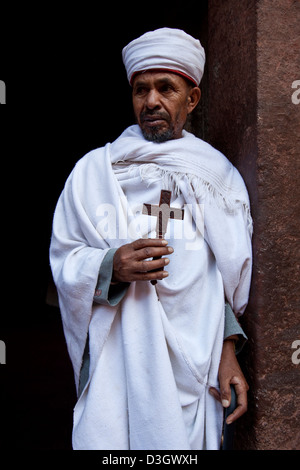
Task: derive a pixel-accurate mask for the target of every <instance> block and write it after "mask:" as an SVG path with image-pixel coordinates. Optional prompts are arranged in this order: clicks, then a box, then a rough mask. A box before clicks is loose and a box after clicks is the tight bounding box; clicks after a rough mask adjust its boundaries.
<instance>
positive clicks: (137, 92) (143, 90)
mask: <svg viewBox="0 0 300 470" xmlns="http://www.w3.org/2000/svg"><path fill="white" fill-rule="evenodd" d="M134 93H135V95H144V94H145V93H147V90H146V88H145V87H137V88H136V89H135V91H134Z"/></svg>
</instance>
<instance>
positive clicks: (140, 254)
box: [112, 238, 174, 282]
mask: <svg viewBox="0 0 300 470" xmlns="http://www.w3.org/2000/svg"><path fill="white" fill-rule="evenodd" d="M167 244H168V242H167V241H166V240H164V239H158V238H140V239H139V240H136V241H134V242H133V243H128V244H126V245H123V246H121V247H120V248H118V249H117V251H116V253H115V255H114V260H113V266H114V270H113V276H112V281H113V282H132V281H152V280H155V279H156V280H159V279H164V278H165V277H167V276H168V275H169V274H168V272H167V271H164V269H163V268H164V267H165V266H166V265H167V264H169V262H170V260H169V259H168V258H161V256H166V255H169V254H171V253H173V251H174V250H173V248H171V247H168V246H167ZM151 258H159V259H154V260H153V259H151ZM156 270H158V271H156ZM153 271H154V272H153Z"/></svg>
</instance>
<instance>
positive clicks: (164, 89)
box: [160, 83, 173, 93]
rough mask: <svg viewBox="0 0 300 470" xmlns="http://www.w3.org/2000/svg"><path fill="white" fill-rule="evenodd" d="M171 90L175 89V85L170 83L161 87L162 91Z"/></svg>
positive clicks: (167, 91)
mask: <svg viewBox="0 0 300 470" xmlns="http://www.w3.org/2000/svg"><path fill="white" fill-rule="evenodd" d="M170 91H173V87H172V85H169V84H167V83H166V84H165V85H163V86H162V87H161V89H160V92H161V93H169V92H170Z"/></svg>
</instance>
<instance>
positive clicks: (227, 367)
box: [209, 339, 249, 424]
mask: <svg viewBox="0 0 300 470" xmlns="http://www.w3.org/2000/svg"><path fill="white" fill-rule="evenodd" d="M219 382H220V391H218V390H217V389H216V388H214V387H211V388H210V389H209V392H210V393H211V395H212V396H213V397H214V398H216V399H217V400H218V401H220V402H221V403H222V405H223V407H224V408H228V407H229V406H230V400H231V391H230V385H234V387H235V392H236V395H237V407H236V409H235V410H234V412H233V413H231V414H230V415H229V416H228V418H227V420H226V423H227V424H231V423H233V422H234V421H236V420H237V419H238V418H240V417H241V416H242V415H243V414H244V413H246V411H247V404H248V400H247V391H248V390H249V386H248V384H247V382H246V379H245V377H244V374H243V372H242V370H241V368H240V366H239V363H238V361H237V358H236V355H235V350H234V341H232V340H230V339H227V340H225V341H224V344H223V351H222V356H221V362H220V366H219Z"/></svg>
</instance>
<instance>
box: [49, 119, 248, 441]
mask: <svg viewBox="0 0 300 470" xmlns="http://www.w3.org/2000/svg"><path fill="white" fill-rule="evenodd" d="M161 189H171V190H173V191H174V199H173V200H172V205H175V206H176V205H177V206H178V207H183V206H185V208H186V209H187V210H186V213H187V214H190V217H186V218H185V219H186V220H185V222H184V223H185V224H190V225H193V226H194V228H193V230H194V231H193V234H194V238H195V240H194V242H195V241H196V242H197V243H195V245H193V243H192V245H187V243H186V240H184V239H183V237H177V238H176V237H175V236H174V233H176V223H177V228H178V227H179V225H178V224H182V222H181V221H172V224H171V222H170V223H169V227H170V230H169V233H167V234H166V238H168V237H169V238H170V243H169V244H170V245H171V246H173V248H174V254H173V255H171V256H170V261H171V262H170V264H169V265H168V268H167V269H168V271H169V277H168V278H167V279H165V280H163V281H158V283H157V285H156V287H154V286H153V285H151V284H150V283H149V282H133V283H131V285H130V288H129V290H128V292H127V294H126V295H125V297H124V299H123V300H122V301H121V303H120V304H119V305H118V306H115V307H112V306H104V305H98V304H95V303H94V302H93V296H94V291H95V287H96V283H97V279H98V273H99V269H100V266H101V263H102V261H103V259H104V257H105V255H106V253H107V251H108V250H109V249H110V248H116V247H119V246H121V245H123V244H124V243H130V242H132V241H133V239H137V238H140V237H142V236H144V237H145V236H146V237H148V236H150V237H154V236H155V232H153V230H154V229H155V220H154V221H153V223H152V222H151V223H150V225H149V219H154V218H152V217H146V216H144V215H141V213H140V209H141V204H142V203H152V204H157V203H158V201H159V194H160V190H161ZM105 204H106V206H105ZM199 204H201V206H200V205H199ZM103 207H104V208H106V209H107V210H108V212H109V208H114V212H113V216H114V217H113V218H112V219H111V218H110V216H109V218H108V219H107V221H108V222H109V223H110V224H112V223H115V224H116V230H115V228H113V233H114V234H116V235H117V236H112V237H109V238H108V232H109V228H108V227H107V224H106V223H103ZM203 208H204V219H203ZM199 213H201V214H200V216H199ZM197 214H198V215H197ZM191 217H192V218H193V221H192V219H191ZM195 221H196V225H197V227H195V223H194V222H195ZM203 222H204V224H203ZM129 226H130V228H131V229H130V230H127V229H128V227H129ZM132 227H134V230H132ZM174 227H175V228H174ZM181 227H182V225H181ZM172 230H175V231H172ZM251 230H252V225H251V216H250V210H249V200H248V195H247V191H246V189H245V185H244V183H243V181H242V178H241V177H240V175H239V173H238V172H237V170H236V169H235V168H234V167H233V166H232V165H231V164H230V162H229V161H228V160H227V159H226V158H225V157H224V156H223V155H222V154H221V153H219V152H217V151H216V150H215V149H213V148H212V147H211V146H209V145H208V144H206V143H205V142H203V141H201V140H200V139H198V138H196V137H194V136H193V135H192V134H189V133H187V132H184V134H183V137H182V138H181V139H178V140H173V141H169V142H165V143H162V144H156V143H152V142H147V141H145V140H144V138H143V137H142V134H141V132H140V129H139V127H138V126H132V127H130V128H128V129H127V130H126V131H125V132H124V133H123V134H122V135H121V136H120V137H119V138H118V139H117V140H116V141H115V142H114V143H112V144H107V145H106V146H105V147H103V148H100V149H97V150H95V151H93V152H90V153H89V154H88V155H86V156H85V157H84V158H82V159H81V160H80V161H79V162H78V163H77V165H76V166H75V168H74V170H73V172H72V173H71V175H70V177H69V178H68V180H67V182H66V185H65V188H64V191H63V192H62V195H61V197H60V199H59V201H58V204H57V208H56V211H55V217H54V222H53V234H52V241H51V248H50V260H51V266H52V271H53V277H54V280H55V283H56V285H57V290H58V294H59V301H60V309H61V314H62V319H63V326H64V332H65V337H66V341H67V346H68V350H69V354H70V357H71V360H72V363H73V367H74V373H75V381H76V384H77V386H78V382H79V376H80V369H81V364H82V356H83V351H84V347H85V343H86V338H87V334H89V349H90V371H89V380H88V382H87V384H86V386H85V389H84V391H83V393H82V394H81V396H80V397H79V400H78V402H77V405H76V407H75V410H74V431H73V446H74V448H75V449H148V450H149V449H156V450H158V449H160V450H172V449H203V448H207V449H217V448H218V447H219V444H220V435H221V426H222V407H221V406H220V405H219V404H218V403H217V402H215V400H214V399H213V398H212V397H211V396H210V395H209V393H208V388H209V386H211V385H212V386H218V379H217V374H218V366H219V359H220V354H221V349H222V339H223V328H224V292H225V295H226V298H227V300H228V301H229V302H230V304H231V306H232V308H233V310H234V312H235V313H236V314H237V315H240V314H242V313H243V311H244V309H245V307H246V305H247V300H248V293H249V286H250V278H251ZM133 232H134V234H133ZM181 233H187V232H181ZM124 234H125V235H124ZM118 235H119V236H118ZM133 235H134V236H133ZM120 237H121V238H120ZM199 241H200V242H199ZM191 247H192V248H191ZM195 247H196V248H195Z"/></svg>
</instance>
